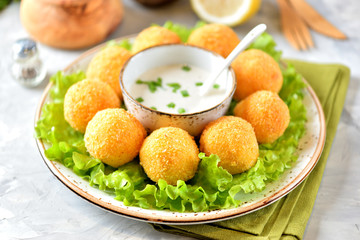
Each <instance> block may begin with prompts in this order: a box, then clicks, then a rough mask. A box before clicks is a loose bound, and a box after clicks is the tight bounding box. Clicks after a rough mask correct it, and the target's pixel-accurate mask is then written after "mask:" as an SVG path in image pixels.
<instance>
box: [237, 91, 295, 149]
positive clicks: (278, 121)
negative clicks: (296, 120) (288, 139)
mask: <svg viewBox="0 0 360 240" xmlns="http://www.w3.org/2000/svg"><path fill="white" fill-rule="evenodd" d="M234 114H235V116H238V117H241V118H243V119H245V120H246V121H248V122H249V123H250V124H251V125H252V126H253V128H254V130H255V134H256V138H257V141H258V142H259V143H272V142H274V141H275V140H276V139H278V138H279V137H280V136H281V135H283V133H284V132H285V130H286V128H287V127H288V125H289V122H290V113H289V108H288V106H287V105H286V104H285V103H284V102H283V100H282V99H281V98H280V97H279V96H278V95H277V94H276V93H273V92H270V91H258V92H255V93H253V94H251V95H250V96H248V97H247V98H245V99H244V100H243V101H241V102H239V103H238V104H237V105H236V107H235V109H234Z"/></svg>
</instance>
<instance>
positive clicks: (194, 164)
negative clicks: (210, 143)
mask: <svg viewBox="0 0 360 240" xmlns="http://www.w3.org/2000/svg"><path fill="white" fill-rule="evenodd" d="M198 154H199V150H198V147H197V145H196V143H195V141H194V139H193V137H192V136H190V134H189V133H187V132H186V131H185V130H182V129H181V128H176V127H165V128H160V129H157V130H155V131H154V132H152V133H151V134H150V135H149V136H148V137H147V138H146V139H145V141H144V144H143V145H142V147H141V150H140V164H141V166H142V167H143V168H144V170H145V172H146V174H147V176H148V177H149V178H150V179H151V180H153V181H154V182H157V181H159V179H164V180H165V181H166V182H167V183H168V184H171V185H176V182H177V180H183V181H186V180H189V179H191V178H192V177H194V175H195V172H196V170H197V168H198V164H199V157H198Z"/></svg>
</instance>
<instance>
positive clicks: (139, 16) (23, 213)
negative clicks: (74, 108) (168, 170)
mask: <svg viewBox="0 0 360 240" xmlns="http://www.w3.org/2000/svg"><path fill="white" fill-rule="evenodd" d="M308 2H310V3H311V4H312V5H313V6H314V7H315V8H316V9H317V10H318V11H319V12H320V13H321V14H322V15H323V16H325V17H326V18H327V19H328V20H329V21H330V22H332V23H334V25H336V26H337V27H338V28H340V29H341V30H342V31H343V32H345V34H346V35H347V36H348V37H349V39H347V40H345V41H338V40H334V39H331V38H328V37H325V36H322V35H320V34H317V33H315V32H312V36H313V38H314V42H315V46H316V47H315V48H313V49H311V50H310V51H303V52H299V51H296V50H295V49H293V48H292V47H291V46H290V45H289V44H288V42H287V41H286V40H285V38H284V36H283V35H282V33H281V30H280V21H279V12H278V8H277V4H276V1H275V0H263V4H262V6H261V9H260V11H259V12H258V14H257V15H256V16H255V17H254V18H252V19H251V20H250V21H248V22H247V23H245V24H243V25H241V26H239V27H236V28H235V31H236V32H237V33H238V34H239V36H240V37H241V36H244V34H245V33H246V32H247V31H248V30H249V29H250V28H252V27H253V26H254V25H256V24H258V23H261V22H264V23H266V24H267V26H268V32H269V33H270V34H271V35H273V37H274V38H275V40H276V42H277V43H278V48H279V49H281V50H282V51H283V56H284V57H285V58H294V59H301V60H308V61H313V62H318V63H342V64H344V65H347V66H348V67H349V68H350V69H351V81H350V85H349V89H348V93H347V97H346V102H345V106H344V110H343V113H342V117H341V120H340V123H339V125H338V129H337V134H336V137H335V140H334V142H333V145H332V149H331V152H330V156H329V158H328V162H327V166H326V169H325V173H324V176H323V180H322V183H321V186H320V190H319V192H318V195H317V199H316V202H315V206H314V209H313V212H312V216H311V218H310V220H309V222H308V225H307V229H306V232H305V235H304V239H326V240H327V239H360V147H359V141H360V124H359V123H360V16H359V13H360V2H359V1H358V0H346V1H336V0H308ZM123 3H124V7H125V16H124V19H123V22H122V23H121V25H120V26H119V27H118V28H117V30H116V31H115V32H114V33H113V34H111V36H109V38H108V39H112V38H117V37H121V36H126V35H129V34H134V33H137V32H139V31H140V30H142V29H143V28H145V27H147V26H149V24H150V23H158V24H163V23H164V22H165V21H166V20H172V21H174V22H177V23H181V24H185V25H188V26H193V25H194V24H195V23H196V22H197V21H198V18H197V16H196V15H195V14H194V13H193V12H192V10H191V7H190V5H189V2H188V1H185V0H178V1H176V2H174V3H173V4H170V5H166V6H164V7H162V8H154V9H148V8H144V7H142V6H140V5H138V4H137V3H136V2H135V1H133V0H124V1H123ZM0 35H1V41H0V72H1V74H0V83H1V86H0V239H47V240H48V239H76V240H77V239H184V238H183V237H179V236H175V235H170V234H166V233H160V232H157V231H155V230H153V229H152V227H151V226H150V225H148V224H147V223H143V222H138V221H134V220H130V219H127V218H124V217H121V216H118V215H115V214H112V213H109V212H106V211H104V210H102V209H99V208H97V207H95V206H93V205H92V204H89V203H88V202H86V201H84V200H83V199H81V198H80V197H78V196H77V195H76V194H74V193H73V192H72V191H70V190H69V189H68V188H67V187H65V186H64V185H63V184H62V183H60V182H59V181H58V180H57V179H56V178H55V177H54V176H53V175H52V174H51V172H50V171H49V170H48V168H47V167H46V165H45V164H44V162H43V160H42V159H41V156H40V154H39V152H38V150H37V147H36V144H35V140H34V137H33V134H34V130H33V127H34V121H33V119H34V115H35V111H36V108H37V105H38V103H39V100H40V97H41V95H42V92H43V90H44V88H45V86H46V84H47V82H48V80H46V81H45V82H44V83H43V84H41V85H40V86H38V87H36V88H33V89H29V88H24V87H22V86H20V85H19V84H18V83H17V82H15V81H14V80H13V79H12V77H11V75H10V71H9V70H10V64H11V55H10V53H11V45H12V43H13V42H14V41H15V40H17V39H19V38H21V37H26V36H28V34H27V33H26V31H25V30H24V29H23V27H22V26H21V23H20V19H19V4H18V3H13V4H11V5H10V6H9V7H8V8H6V9H5V10H4V11H2V12H0ZM39 49H40V56H41V59H42V60H43V61H44V63H45V64H46V66H47V69H48V73H49V75H51V74H54V73H55V72H56V71H58V70H61V69H63V68H64V67H65V66H67V65H68V64H70V63H71V62H72V61H73V60H74V59H76V58H77V57H78V56H79V55H80V54H81V53H82V52H83V51H84V50H82V51H65V50H59V49H53V48H50V47H47V46H44V45H39Z"/></svg>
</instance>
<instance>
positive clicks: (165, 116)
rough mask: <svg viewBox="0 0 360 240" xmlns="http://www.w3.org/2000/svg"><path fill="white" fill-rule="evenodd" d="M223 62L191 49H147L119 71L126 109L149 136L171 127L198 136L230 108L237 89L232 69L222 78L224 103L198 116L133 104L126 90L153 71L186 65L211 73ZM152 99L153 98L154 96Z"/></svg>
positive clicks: (180, 46)
mask: <svg viewBox="0 0 360 240" xmlns="http://www.w3.org/2000/svg"><path fill="white" fill-rule="evenodd" d="M223 61H224V58H223V57H222V56H220V55H219V54H216V53H214V52H211V51H208V50H206V49H203V48H199V47H195V46H190V45H184V44H166V45H160V46H155V47H151V48H147V49H145V50H143V51H141V52H139V53H137V54H135V55H133V56H132V57H131V58H130V59H129V60H128V61H127V62H126V63H125V64H124V66H123V68H122V70H121V73H120V86H121V90H122V95H123V98H124V103H125V106H126V108H127V110H128V111H129V112H130V113H132V114H133V115H134V116H135V117H136V118H137V119H138V120H139V121H140V122H141V123H142V125H143V126H144V127H145V129H146V130H147V131H148V132H152V131H154V130H156V129H158V128H161V127H167V126H172V127H179V128H182V129H184V130H186V131H187V132H189V134H191V135H193V136H198V135H200V134H201V132H202V130H203V129H204V127H205V126H206V124H208V123H209V122H211V121H213V120H215V119H217V118H219V117H221V116H223V115H225V113H226V112H227V110H228V108H229V106H230V102H231V99H232V97H233V95H234V92H235V89H236V78H235V74H234V71H233V70H232V68H231V67H229V68H228V69H226V70H225V71H227V72H226V73H223V74H224V75H225V74H226V76H227V78H228V79H227V82H228V83H229V84H228V87H229V89H227V94H226V95H225V97H224V99H222V100H221V101H219V102H218V103H217V104H216V105H214V106H212V107H211V108H208V109H203V110H201V111H199V112H194V113H185V114H174V113H167V112H162V111H157V110H154V109H151V108H149V107H146V106H144V105H143V104H141V103H139V102H138V101H136V100H135V96H132V95H131V94H130V91H129V89H130V88H131V86H132V85H133V84H135V82H136V80H138V79H139V76H140V75H141V74H143V73H144V72H146V71H148V70H150V69H153V68H156V67H160V66H165V65H172V64H188V65H190V66H197V67H200V68H202V69H204V70H206V71H209V72H212V71H213V69H215V68H216V66H219V64H220V63H221V62H223ZM154 97H156V94H155V95H154Z"/></svg>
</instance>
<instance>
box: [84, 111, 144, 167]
mask: <svg viewBox="0 0 360 240" xmlns="http://www.w3.org/2000/svg"><path fill="white" fill-rule="evenodd" d="M145 137H146V131H145V129H144V127H143V126H142V125H141V123H140V122H139V121H138V120H137V119H136V118H135V117H134V116H133V115H131V114H130V113H128V112H127V111H125V110H124V109H121V108H113V109H106V110H102V111H100V112H98V113H97V114H96V115H95V116H94V117H93V119H92V120H91V121H90V122H89V124H88V126H87V128H86V132H85V136H84V140H85V147H86V149H87V151H88V152H89V153H90V155H91V156H93V157H94V158H97V159H100V160H101V161H102V162H104V163H106V164H108V165H110V166H112V167H115V168H117V167H119V166H121V165H123V164H125V163H128V162H130V161H131V160H133V159H134V158H135V157H136V156H137V155H138V153H139V151H140V148H141V145H142V143H143V141H144V138H145Z"/></svg>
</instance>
